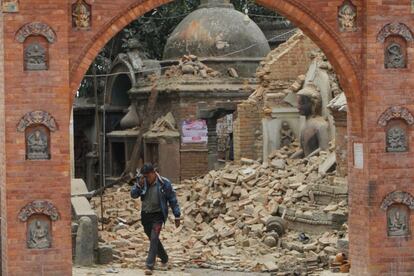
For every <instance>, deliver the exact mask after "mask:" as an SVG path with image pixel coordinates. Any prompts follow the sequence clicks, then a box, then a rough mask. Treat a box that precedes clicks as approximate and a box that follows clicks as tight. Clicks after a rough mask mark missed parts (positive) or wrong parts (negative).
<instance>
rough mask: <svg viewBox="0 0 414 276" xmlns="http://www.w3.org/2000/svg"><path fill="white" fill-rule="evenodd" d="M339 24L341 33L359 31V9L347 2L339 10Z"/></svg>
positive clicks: (346, 0)
mask: <svg viewBox="0 0 414 276" xmlns="http://www.w3.org/2000/svg"><path fill="white" fill-rule="evenodd" d="M338 24H339V30H340V31H341V32H355V31H356V30H357V9H356V6H355V5H354V4H352V2H351V1H349V0H345V1H344V2H343V3H342V5H341V6H340V7H339V10H338Z"/></svg>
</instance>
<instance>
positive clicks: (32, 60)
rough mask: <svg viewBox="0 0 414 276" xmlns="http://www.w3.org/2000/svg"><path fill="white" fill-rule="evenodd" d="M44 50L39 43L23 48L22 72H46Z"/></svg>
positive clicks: (46, 65)
mask: <svg viewBox="0 0 414 276" xmlns="http://www.w3.org/2000/svg"><path fill="white" fill-rule="evenodd" d="M47 69H48V64H47V54H46V49H45V48H44V47H43V45H42V44H41V43H39V42H33V43H30V44H28V45H27V46H26V47H25V48H24V70H26V71H31V70H47Z"/></svg>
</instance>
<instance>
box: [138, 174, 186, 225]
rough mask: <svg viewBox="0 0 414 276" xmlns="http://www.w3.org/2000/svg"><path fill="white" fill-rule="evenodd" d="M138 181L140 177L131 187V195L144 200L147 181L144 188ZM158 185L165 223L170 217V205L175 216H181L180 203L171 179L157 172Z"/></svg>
mask: <svg viewBox="0 0 414 276" xmlns="http://www.w3.org/2000/svg"><path fill="white" fill-rule="evenodd" d="M138 183H139V179H138V178H137V180H136V184H135V185H134V186H132V189H131V197H132V198H138V197H141V200H144V199H145V196H146V192H147V189H148V184H147V181H144V186H143V187H142V188H141V187H140V186H139V184H138ZM156 185H157V191H158V196H159V199H160V205H161V211H162V214H163V217H164V223H165V222H166V221H167V218H168V205H169V206H170V207H171V210H172V212H173V214H174V217H176V218H179V217H180V216H181V211H180V206H179V205H178V201H177V196H176V194H175V191H174V188H173V187H172V184H171V181H170V180H168V179H167V178H165V177H162V176H160V175H158V174H157V183H156Z"/></svg>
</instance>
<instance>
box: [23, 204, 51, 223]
mask: <svg viewBox="0 0 414 276" xmlns="http://www.w3.org/2000/svg"><path fill="white" fill-rule="evenodd" d="M32 215H46V216H48V217H50V219H51V220H53V221H56V220H58V219H59V213H58V211H57V209H56V207H55V206H54V205H53V204H52V203H51V202H49V201H46V200H35V201H32V202H31V203H29V204H27V205H26V206H24V207H23V208H22V209H21V210H20V212H19V216H18V217H19V219H20V220H21V221H23V222H25V221H27V220H28V219H29V218H30V216H32Z"/></svg>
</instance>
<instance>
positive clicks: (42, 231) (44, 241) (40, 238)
mask: <svg viewBox="0 0 414 276" xmlns="http://www.w3.org/2000/svg"><path fill="white" fill-rule="evenodd" d="M49 227H50V223H49V222H48V221H44V220H43V221H42V220H33V221H32V222H31V223H30V225H29V229H28V238H27V247H28V248H32V249H43V248H49V247H50V246H51V238H50V229H49Z"/></svg>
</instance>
